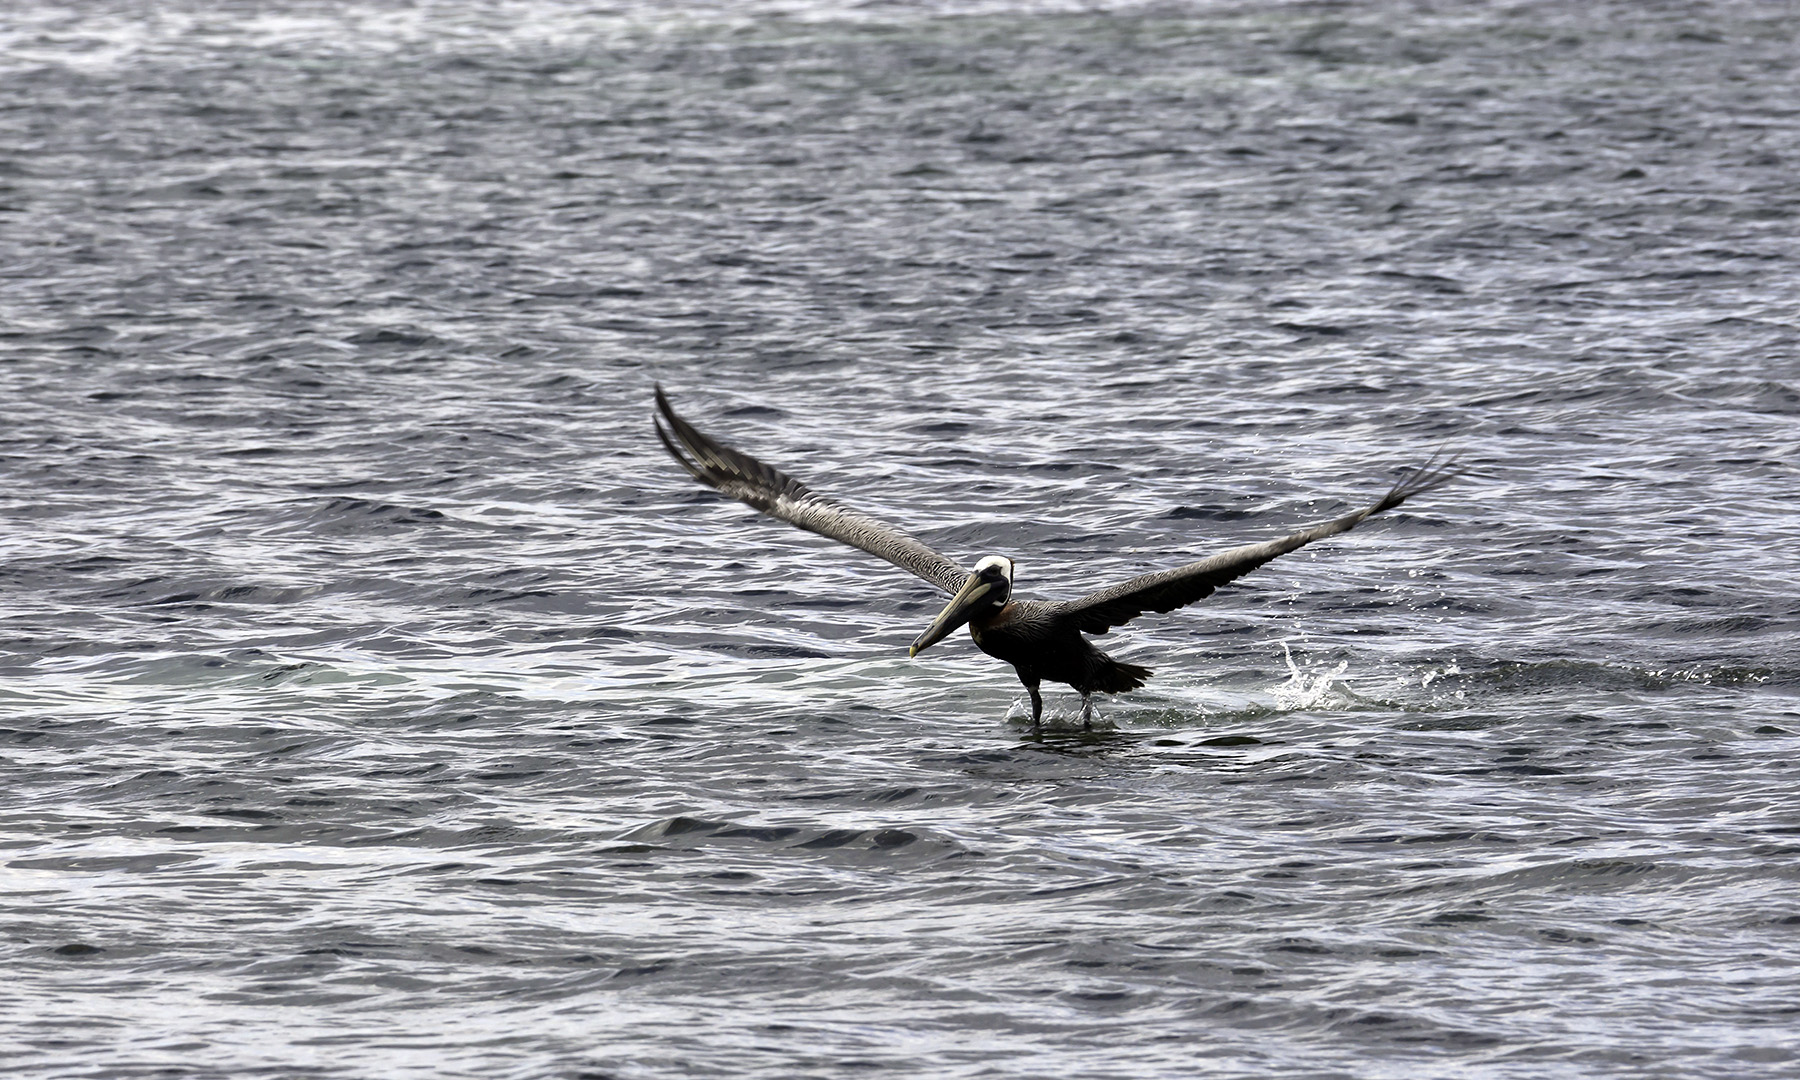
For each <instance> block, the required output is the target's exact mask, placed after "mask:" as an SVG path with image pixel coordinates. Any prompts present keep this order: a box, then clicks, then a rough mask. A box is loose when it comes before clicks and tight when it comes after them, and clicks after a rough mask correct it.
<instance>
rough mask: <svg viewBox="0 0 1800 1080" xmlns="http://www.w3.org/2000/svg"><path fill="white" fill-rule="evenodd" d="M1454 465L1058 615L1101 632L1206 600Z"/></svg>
mask: <svg viewBox="0 0 1800 1080" xmlns="http://www.w3.org/2000/svg"><path fill="white" fill-rule="evenodd" d="M1455 464H1456V463H1455V462H1454V461H1446V462H1444V463H1443V464H1442V465H1439V464H1437V463H1436V461H1435V459H1434V460H1432V461H1427V462H1426V463H1425V464H1424V465H1421V466H1420V467H1418V468H1416V469H1414V470H1413V471H1412V472H1411V473H1410V474H1409V475H1407V476H1406V477H1405V478H1404V479H1402V480H1401V481H1400V482H1399V483H1397V484H1395V485H1394V487H1393V489H1392V490H1390V491H1389V492H1388V493H1387V494H1386V495H1384V496H1382V499H1381V501H1380V502H1378V503H1376V504H1375V505H1373V506H1370V507H1367V508H1365V509H1362V510H1358V511H1357V512H1356V513H1354V514H1345V515H1344V516H1343V517H1341V518H1338V519H1337V520H1336V521H1328V522H1326V523H1325V524H1323V525H1315V526H1313V527H1312V528H1310V529H1302V530H1301V531H1300V532H1297V533H1294V534H1292V535H1290V536H1284V537H1282V538H1281V539H1279V540H1270V541H1267V542H1266V543H1261V544H1246V545H1244V546H1243V547H1240V548H1232V549H1231V550H1230V551H1224V552H1220V553H1219V554H1217V555H1214V556H1213V557H1212V558H1210V559H1201V560H1200V561H1199V562H1195V563H1189V564H1187V565H1186V566H1178V567H1176V568H1175V569H1173V570H1164V571H1161V572H1160V573H1155V574H1145V575H1144V576H1142V577H1135V578H1132V579H1131V580H1130V581H1127V582H1124V583H1122V584H1119V585H1114V586H1113V587H1112V588H1110V589H1101V590H1100V591H1099V592H1095V593H1089V594H1088V595H1087V596H1084V597H1082V598H1081V599H1079V600H1071V601H1069V602H1068V603H1067V604H1065V605H1064V607H1063V610H1062V612H1061V613H1060V614H1061V615H1062V617H1063V618H1065V619H1069V620H1071V621H1073V622H1074V623H1075V625H1076V626H1078V627H1080V628H1081V629H1082V630H1083V631H1084V632H1086V633H1089V634H1104V633H1106V632H1107V631H1108V630H1109V629H1111V628H1112V627H1115V626H1120V625H1123V624H1124V623H1128V622H1130V621H1131V620H1132V619H1135V618H1137V617H1138V616H1139V615H1142V614H1143V613H1144V612H1146V611H1158V612H1160V611H1174V610H1175V609H1176V608H1178V607H1186V606H1187V605H1189V604H1192V603H1194V602H1195V601H1198V600H1204V599H1205V598H1207V597H1208V596H1211V595H1212V594H1213V591H1214V590H1216V589H1217V588H1218V587H1219V586H1221V585H1224V584H1227V583H1228V582H1232V581H1236V580H1237V579H1238V578H1241V577H1243V576H1244V575H1245V574H1248V573H1249V572H1250V571H1252V570H1254V569H1256V568H1257V567H1259V566H1261V565H1262V564H1263V563H1266V562H1268V561H1269V560H1270V559H1274V558H1278V557H1279V556H1282V555H1286V554H1287V553H1288V552H1290V551H1295V550H1297V549H1299V548H1303V547H1305V546H1306V545H1308V544H1310V543H1312V542H1313V541H1314V540H1323V539H1324V538H1325V537H1327V536H1336V535H1337V534H1338V533H1341V532H1349V531H1350V530H1351V529H1354V528H1356V527H1357V526H1358V525H1360V524H1362V522H1363V519H1365V518H1368V517H1370V516H1372V515H1374V514H1379V513H1381V512H1382V511H1383V510H1392V509H1393V508H1394V507H1396V506H1399V505H1400V504H1401V503H1403V502H1405V501H1406V500H1407V499H1410V498H1412V497H1413V496H1414V495H1418V494H1421V493H1423V492H1426V491H1430V490H1431V489H1432V488H1435V487H1439V486H1441V485H1443V484H1447V483H1449V482H1450V481H1451V480H1454V479H1456V477H1457V476H1459V475H1461V470H1459V469H1457V468H1456V467H1455Z"/></svg>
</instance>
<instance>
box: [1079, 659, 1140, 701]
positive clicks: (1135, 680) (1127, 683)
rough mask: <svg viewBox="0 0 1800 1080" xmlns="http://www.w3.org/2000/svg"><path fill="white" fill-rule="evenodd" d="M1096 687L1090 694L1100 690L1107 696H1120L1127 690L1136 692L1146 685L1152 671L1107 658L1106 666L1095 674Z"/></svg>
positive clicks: (1092, 688)
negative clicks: (1145, 681) (1145, 682)
mask: <svg viewBox="0 0 1800 1080" xmlns="http://www.w3.org/2000/svg"><path fill="white" fill-rule="evenodd" d="M1094 674H1095V678H1094V685H1093V686H1092V687H1090V692H1091V691H1093V690H1098V691H1100V692H1101V693H1105V694H1120V693H1124V692H1125V691H1127V690H1136V689H1137V688H1138V687H1140V686H1142V685H1144V680H1146V679H1148V678H1149V677H1150V674H1151V673H1150V669H1149V668H1147V667H1139V666H1138V665H1136V664H1122V663H1120V662H1119V661H1117V660H1114V659H1113V658H1112V657H1110V656H1109V657H1107V658H1106V666H1105V667H1102V668H1101V669H1100V670H1099V671H1097V672H1095V673H1094Z"/></svg>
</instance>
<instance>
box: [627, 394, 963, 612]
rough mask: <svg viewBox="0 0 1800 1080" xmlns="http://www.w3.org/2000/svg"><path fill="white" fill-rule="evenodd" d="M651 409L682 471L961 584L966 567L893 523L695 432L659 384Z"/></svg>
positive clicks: (942, 585) (947, 586)
mask: <svg viewBox="0 0 1800 1080" xmlns="http://www.w3.org/2000/svg"><path fill="white" fill-rule="evenodd" d="M656 411H657V412H658V413H659V414H660V418H653V422H654V423H655V424H656V437H657V438H659V439H661V440H662V444H663V447H664V448H665V449H667V450H668V451H669V454H670V456H672V457H673V458H674V459H675V460H676V461H677V462H679V463H680V464H681V467H682V468H684V469H686V470H687V471H688V475H690V476H692V477H693V478H694V479H696V480H698V481H700V482H701V483H702V484H705V485H706V486H707V487H710V488H716V489H717V490H719V491H721V492H723V493H724V494H726V495H729V496H731V497H732V498H734V499H736V500H738V501H739V502H743V503H748V504H749V505H751V506H754V507H755V508H756V509H758V510H761V511H762V512H763V513H765V514H767V515H769V516H770V517H772V518H776V519H778V520H781V521H785V522H787V523H788V524H790V525H796V526H799V527H800V528H802V529H805V530H806V531H807V532H813V533H818V534H819V535H820V536H823V537H827V538H829V539H832V540H836V541H838V542H839V543H841V544H849V545H850V546H851V547H853V548H860V549H861V550H863V551H866V552H868V553H869V554H871V555H874V556H875V557H877V558H881V559H886V560H887V561H888V562H891V563H893V564H894V565H895V566H898V567H900V568H901V569H902V570H908V571H911V572H912V573H914V574H917V575H918V576H919V577H922V578H924V579H925V580H926V581H929V582H931V583H932V584H933V585H936V586H937V587H938V588H939V589H942V590H943V591H944V592H946V593H955V592H956V591H957V590H958V589H960V588H962V585H963V581H964V580H965V579H966V578H967V577H968V573H967V571H965V570H963V569H961V568H960V567H958V566H957V565H956V564H955V563H953V562H951V561H950V560H949V559H947V558H945V557H944V556H943V555H940V554H938V553H937V552H935V551H933V550H932V549H930V548H928V547H926V546H925V545H924V544H923V543H921V542H919V541H918V540H915V539H913V538H912V537H910V536H908V535H906V534H905V533H903V532H901V531H900V530H898V529H896V528H894V527H893V526H891V525H886V524H883V523H882V522H879V521H876V520H875V519H874V518H872V517H869V516H868V515H866V514H862V513H859V512H857V511H855V510H852V509H850V508H849V507H847V506H843V505H841V504H839V503H837V502H834V501H832V500H830V499H827V498H825V497H824V496H822V495H820V494H818V493H817V492H815V491H813V490H812V489H811V488H809V487H807V486H806V485H805V484H803V483H801V482H800V481H798V480H796V479H794V478H793V477H791V476H789V475H788V474H787V473H784V472H782V471H781V470H780V469H777V468H775V467H774V466H772V465H765V464H763V463H762V462H760V461H758V460H756V459H755V458H753V457H751V456H750V455H749V454H746V453H744V452H743V451H741V450H733V449H732V448H731V447H729V446H726V445H725V444H724V443H721V442H719V441H718V440H716V439H714V438H712V437H711V436H709V435H706V434H705V433H703V432H701V431H700V430H699V429H698V428H696V427H694V425H692V424H690V423H688V422H687V421H686V420H683V419H682V418H681V417H680V416H678V415H676V413H675V410H674V408H673V407H671V406H670V405H669V399H668V396H667V395H665V394H664V393H663V389H662V387H661V386H660V385H659V386H657V388H656ZM665 422H666V423H667V424H668V428H667V430H665V429H664V427H663V425H664V423H665Z"/></svg>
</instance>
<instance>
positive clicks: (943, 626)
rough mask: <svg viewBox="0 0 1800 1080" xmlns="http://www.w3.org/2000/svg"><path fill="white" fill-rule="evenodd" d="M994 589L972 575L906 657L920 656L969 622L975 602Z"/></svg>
mask: <svg viewBox="0 0 1800 1080" xmlns="http://www.w3.org/2000/svg"><path fill="white" fill-rule="evenodd" d="M993 587H994V586H993V585H992V584H990V583H988V582H985V581H983V580H981V578H979V577H977V576H976V575H974V574H970V575H969V580H967V581H965V582H963V587H962V591H961V592H959V593H957V594H956V595H955V596H953V597H951V598H950V602H949V603H948V604H945V605H944V610H942V611H940V612H938V617H937V618H935V619H933V620H931V625H930V626H927V627H926V628H925V632H924V633H923V634H920V635H919V638H918V640H917V641H914V642H913V643H912V648H910V649H908V650H907V651H906V655H907V656H917V655H919V654H920V653H922V652H924V651H925V650H926V649H929V648H931V647H932V646H933V645H936V644H937V643H938V642H940V641H942V640H944V636H945V635H946V634H948V633H950V631H952V630H954V629H956V628H957V627H959V626H961V625H962V624H963V623H966V622H968V621H969V609H970V608H972V607H974V606H975V602H976V601H978V600H980V599H981V598H982V597H984V596H986V595H987V593H988V590H989V589H991V588H993Z"/></svg>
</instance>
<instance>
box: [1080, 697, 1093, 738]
mask: <svg viewBox="0 0 1800 1080" xmlns="http://www.w3.org/2000/svg"><path fill="white" fill-rule="evenodd" d="M1081 729H1082V730H1083V731H1092V730H1094V699H1093V698H1091V697H1088V696H1087V695H1086V694H1083V695H1081Z"/></svg>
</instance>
